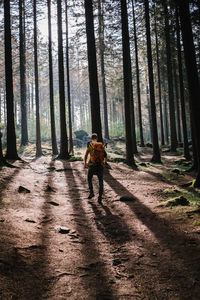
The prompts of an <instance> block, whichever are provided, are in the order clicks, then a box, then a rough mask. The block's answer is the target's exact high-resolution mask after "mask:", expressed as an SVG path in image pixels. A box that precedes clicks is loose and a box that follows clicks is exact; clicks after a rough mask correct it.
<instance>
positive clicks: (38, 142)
mask: <svg viewBox="0 0 200 300" xmlns="http://www.w3.org/2000/svg"><path fill="white" fill-rule="evenodd" d="M33 18H34V28H33V30H34V69H35V106H36V157H40V156H41V155H42V147H41V133H40V103H39V78H38V53H37V0H33Z"/></svg>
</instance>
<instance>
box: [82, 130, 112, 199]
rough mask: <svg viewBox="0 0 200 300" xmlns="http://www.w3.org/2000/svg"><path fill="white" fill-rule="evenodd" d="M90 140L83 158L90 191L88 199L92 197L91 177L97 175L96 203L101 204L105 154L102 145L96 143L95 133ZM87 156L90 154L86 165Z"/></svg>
mask: <svg viewBox="0 0 200 300" xmlns="http://www.w3.org/2000/svg"><path fill="white" fill-rule="evenodd" d="M91 139H92V142H89V143H88V145H87V150H86V152H85V157H84V164H85V168H88V186H89V190H90V194H89V196H88V199H91V198H93V197H94V191H93V184H92V177H93V175H97V176H98V179H99V197H98V202H101V199H102V195H103V165H104V164H105V163H106V158H107V153H106V150H105V147H104V145H103V143H98V136H97V134H96V133H93V134H92V136H91ZM88 154H90V159H89V162H88V163H87V158H88Z"/></svg>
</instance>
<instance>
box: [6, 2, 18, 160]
mask: <svg viewBox="0 0 200 300" xmlns="http://www.w3.org/2000/svg"><path fill="white" fill-rule="evenodd" d="M4 45H5V77H6V106H7V152H6V158H7V159H18V158H19V157H18V154H17V145H16V134H15V121H14V95H13V69H12V45H11V24H10V1H4Z"/></svg>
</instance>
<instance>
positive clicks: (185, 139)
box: [176, 6, 191, 159]
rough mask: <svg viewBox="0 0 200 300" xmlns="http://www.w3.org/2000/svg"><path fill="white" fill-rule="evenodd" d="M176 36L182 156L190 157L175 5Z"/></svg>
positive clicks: (178, 26)
mask: <svg viewBox="0 0 200 300" xmlns="http://www.w3.org/2000/svg"><path fill="white" fill-rule="evenodd" d="M176 37H177V52H178V53H177V54H178V71H179V89H180V90H179V91H180V102H181V117H182V128H183V146H184V157H185V158H186V159H190V158H191V156H190V151H189V145H188V135H187V122H186V113H185V95H184V83H183V68H182V56H181V43H180V25H179V16H178V8H177V6H176Z"/></svg>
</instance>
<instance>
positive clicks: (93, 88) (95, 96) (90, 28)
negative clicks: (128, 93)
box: [84, 0, 102, 141]
mask: <svg viewBox="0 0 200 300" xmlns="http://www.w3.org/2000/svg"><path fill="white" fill-rule="evenodd" d="M84 4H85V17H86V35H87V55H88V71H89V85H90V103H91V118H92V132H95V133H97V135H98V138H99V141H102V128H101V115H100V100H99V85H98V77H97V59H96V47H95V36H94V20H93V3H92V0H85V1H84Z"/></svg>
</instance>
